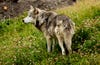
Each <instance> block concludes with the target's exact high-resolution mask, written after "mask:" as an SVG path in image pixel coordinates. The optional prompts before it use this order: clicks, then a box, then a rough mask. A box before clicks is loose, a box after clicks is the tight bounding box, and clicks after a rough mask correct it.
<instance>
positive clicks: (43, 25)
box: [23, 6, 75, 55]
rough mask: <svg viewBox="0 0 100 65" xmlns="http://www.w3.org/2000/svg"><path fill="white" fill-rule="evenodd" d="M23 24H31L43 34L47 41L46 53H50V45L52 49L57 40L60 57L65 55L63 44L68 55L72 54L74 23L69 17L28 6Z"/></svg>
mask: <svg viewBox="0 0 100 65" xmlns="http://www.w3.org/2000/svg"><path fill="white" fill-rule="evenodd" d="M23 22H24V23H32V24H33V25H34V26H35V27H36V28H37V29H39V30H40V31H41V32H43V34H44V36H45V38H46V40H47V51H48V52H51V45H52V47H53V48H54V44H55V39H57V40H58V43H59V46H60V48H61V51H62V55H65V49H64V46H63V43H64V44H65V46H66V48H67V50H68V52H69V54H70V53H72V49H71V45H72V37H73V34H74V28H75V23H74V22H73V21H72V20H71V19H70V18H69V17H67V16H65V15H58V14H57V13H55V12H52V11H45V10H41V9H39V8H34V7H33V6H30V10H29V11H28V15H27V17H25V18H24V19H23ZM52 41H53V42H52Z"/></svg>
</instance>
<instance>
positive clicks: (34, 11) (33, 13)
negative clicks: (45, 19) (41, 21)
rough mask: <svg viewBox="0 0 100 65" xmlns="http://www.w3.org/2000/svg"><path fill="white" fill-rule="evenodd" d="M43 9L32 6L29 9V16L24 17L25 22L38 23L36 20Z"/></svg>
mask: <svg viewBox="0 0 100 65" xmlns="http://www.w3.org/2000/svg"><path fill="white" fill-rule="evenodd" d="M40 13H41V10H40V9H39V8H34V7H33V6H30V10H29V11H28V15H27V17H25V18H24V19H23V22H24V23H30V22H31V23H33V24H36V20H37V18H38V16H39V15H40Z"/></svg>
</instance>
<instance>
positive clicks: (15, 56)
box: [0, 0, 100, 65]
mask: <svg viewBox="0 0 100 65" xmlns="http://www.w3.org/2000/svg"><path fill="white" fill-rule="evenodd" d="M56 12H57V13H58V14H65V15H67V16H69V17H70V18H71V19H72V20H73V21H74V22H75V24H76V29H75V32H76V33H75V35H74V37H73V45H72V48H73V54H71V55H70V56H68V55H66V56H62V55H61V50H60V48H59V45H58V44H56V47H55V50H54V51H53V52H52V53H47V50H46V40H45V38H44V36H43V34H42V33H41V32H40V31H39V30H37V29H36V28H35V27H34V26H33V25H32V24H24V23H23V22H22V19H23V18H24V17H25V16H26V13H23V15H21V16H19V17H16V18H13V19H6V20H2V21H0V65H100V0H79V1H78V2H77V3H75V4H74V5H72V6H69V7H65V8H61V9H57V10H56Z"/></svg>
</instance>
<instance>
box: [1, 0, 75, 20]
mask: <svg viewBox="0 0 100 65" xmlns="http://www.w3.org/2000/svg"><path fill="white" fill-rule="evenodd" d="M71 4H73V0H0V19H4V18H12V17H16V16H18V15H20V14H22V13H23V12H24V11H26V10H28V9H29V6H30V5H33V6H34V7H38V8H41V9H45V10H54V9H56V8H58V7H59V8H60V7H63V6H68V5H71Z"/></svg>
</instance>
